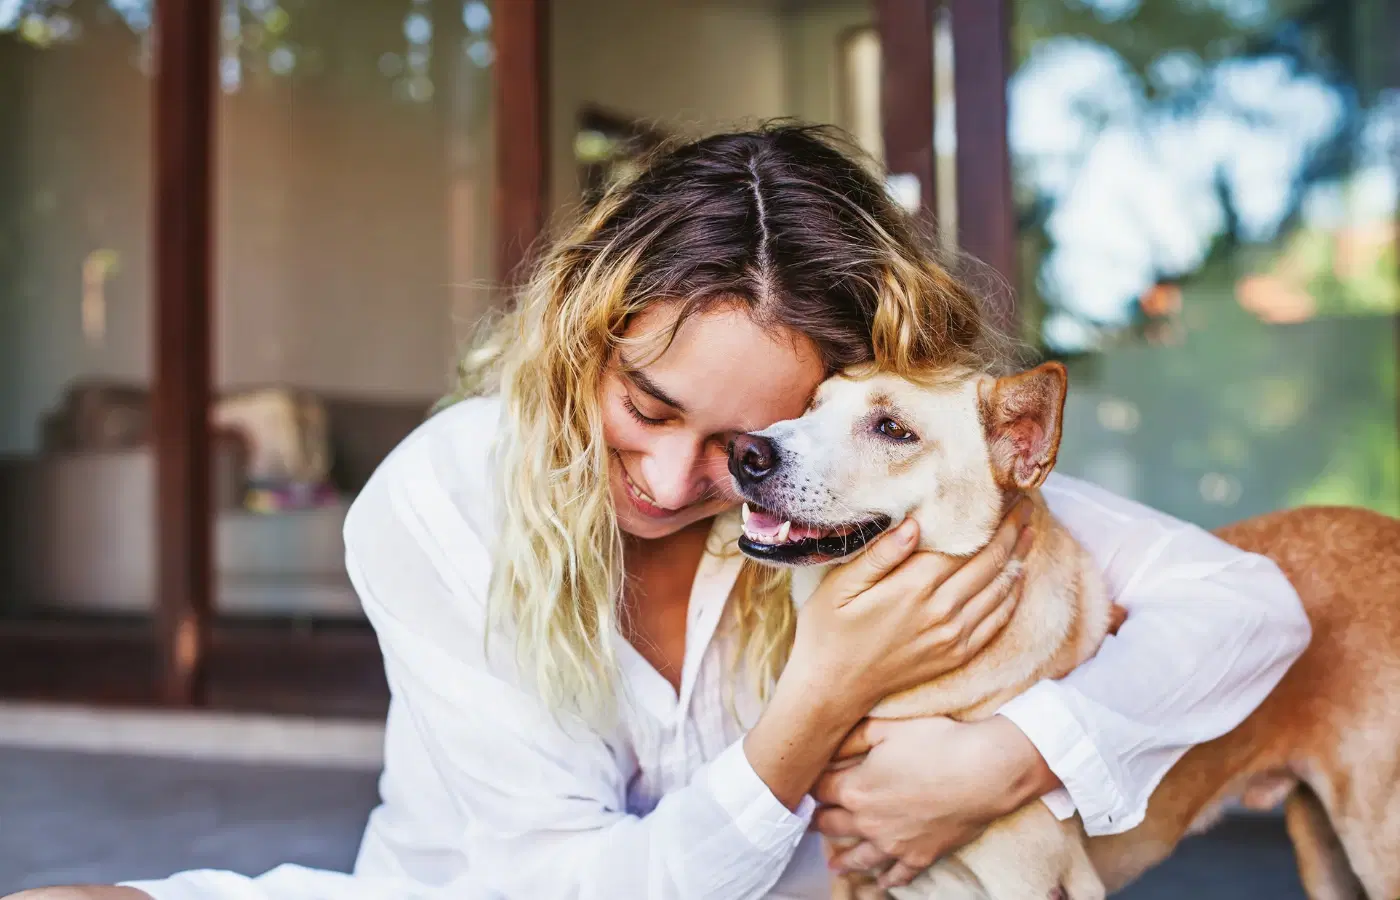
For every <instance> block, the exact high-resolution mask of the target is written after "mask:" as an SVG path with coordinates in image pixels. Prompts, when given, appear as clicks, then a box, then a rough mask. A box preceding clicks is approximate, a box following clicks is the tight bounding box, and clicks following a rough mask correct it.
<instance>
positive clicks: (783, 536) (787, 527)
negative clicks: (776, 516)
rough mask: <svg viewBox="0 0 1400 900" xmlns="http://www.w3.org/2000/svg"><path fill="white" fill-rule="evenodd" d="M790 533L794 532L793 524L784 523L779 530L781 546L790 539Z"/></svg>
mask: <svg viewBox="0 0 1400 900" xmlns="http://www.w3.org/2000/svg"><path fill="white" fill-rule="evenodd" d="M789 531H792V523H791V522H784V523H783V524H782V527H781V528H779V529H778V543H780V544H781V543H783V542H784V541H786V540H787V539H788V532H789Z"/></svg>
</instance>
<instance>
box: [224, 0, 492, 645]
mask: <svg viewBox="0 0 1400 900" xmlns="http://www.w3.org/2000/svg"><path fill="white" fill-rule="evenodd" d="M221 8H222V27H221V31H220V34H221V38H220V39H221V73H222V88H223V90H222V91H221V93H220V96H219V100H218V106H217V113H218V119H219V129H218V135H219V147H218V154H217V163H218V173H217V178H218V204H217V214H218V223H217V226H218V228H217V233H218V242H219V243H218V248H217V249H218V254H217V258H218V268H219V271H218V277H217V290H216V303H217V313H218V319H217V328H216V332H215V334H216V336H217V341H218V353H217V355H216V362H217V372H216V376H217V380H216V387H217V398H216V403H215V409H214V411H213V417H214V422H215V425H216V429H217V432H216V433H217V435H218V437H217V439H216V440H217V442H218V443H219V444H220V446H221V447H231V448H236V451H237V452H236V454H235V455H234V457H233V458H234V463H233V465H232V472H231V474H230V475H229V477H228V478H227V479H226V481H227V484H228V488H229V489H228V491H227V492H226V496H225V499H224V501H223V503H222V505H221V506H220V508H219V509H218V510H217V513H216V520H215V537H216V541H217V554H216V558H217V560H218V563H217V569H216V573H215V576H216V582H215V589H216V596H215V605H216V609H217V610H218V611H219V612H220V613H221V614H223V615H230V616H236V615H245V616H246V615H249V614H256V615H272V616H293V617H315V618H345V617H352V618H353V617H358V616H360V614H361V613H360V606H359V603H358V601H357V600H356V599H355V596H354V592H353V591H352V590H351V587H350V584H349V582H348V580H347V579H346V576H345V571H344V561H343V553H344V551H343V548H342V547H341V544H340V540H341V539H340V534H341V528H342V525H343V522H344V516H345V511H346V510H347V508H348V507H349V505H350V503H351V502H352V501H353V500H354V498H355V495H356V494H357V493H358V491H359V490H360V488H361V487H363V485H364V483H365V482H366V480H367V479H368V478H369V476H370V474H371V472H373V470H374V469H375V467H376V466H377V465H378V464H379V463H380V461H381V460H382V459H383V458H384V457H385V456H386V455H387V454H388V453H389V451H390V450H392V449H393V447H394V446H395V445H397V444H398V443H399V442H400V441H401V440H402V439H403V438H404V437H406V436H407V434H408V433H409V432H410V431H411V430H412V429H413V428H415V427H416V426H417V425H418V424H419V423H420V422H421V421H422V420H423V418H424V417H425V415H426V413H427V411H428V409H429V407H430V406H431V405H432V404H433V402H434V401H435V400H437V399H438V398H439V397H440V396H441V395H442V394H443V393H445V392H446V390H447V388H448V386H449V380H450V376H451V373H452V368H453V360H454V357H455V356H456V354H457V351H458V348H459V345H460V342H461V340H462V339H464V338H465V337H466V336H467V334H468V332H469V330H470V329H471V328H472V327H473V326H474V325H475V324H476V322H477V320H478V319H479V318H480V316H481V315H482V314H483V313H484V312H485V311H486V310H487V309H488V307H489V306H490V305H491V304H492V303H493V302H494V301H495V299H496V296H495V294H494V291H493V288H492V285H491V278H492V272H491V268H490V262H491V259H492V256H493V254H492V252H491V250H492V243H491V242H492V233H491V228H490V224H491V223H490V220H489V203H490V199H491V183H492V181H491V166H492V160H493V157H492V144H493V141H492V132H491V127H492V126H491V117H490V81H489V79H490V77H491V70H490V66H491V65H492V62H493V59H494V52H493V50H492V49H491V48H492V44H491V42H492V40H493V31H492V25H493V23H492V14H491V6H490V5H489V4H487V3H483V2H481V0H278V2H274V0H222V7H221Z"/></svg>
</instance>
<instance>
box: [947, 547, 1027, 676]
mask: <svg viewBox="0 0 1400 900" xmlns="http://www.w3.org/2000/svg"><path fill="white" fill-rule="evenodd" d="M1032 540H1033V536H1032V534H1031V531H1030V529H1026V530H1025V531H1023V532H1021V538H1020V540H1019V541H1018V542H1017V544H1016V549H1015V550H1014V551H1012V555H1011V562H1010V563H1008V564H1007V565H1006V566H1004V567H1003V568H1002V570H1001V571H1000V572H999V573H997V576H996V577H995V578H993V579H992V582H991V584H988V585H987V586H986V587H984V588H982V590H981V591H979V592H978V593H977V596H975V597H973V598H972V599H971V600H968V601H967V602H966V603H964V604H963V605H962V608H961V609H959V610H958V611H957V612H956V614H955V615H954V616H953V620H952V622H950V623H949V624H950V626H951V629H952V631H953V633H954V634H957V635H959V636H961V637H962V638H963V646H964V647H965V648H966V650H967V652H968V653H969V654H972V653H976V652H977V651H979V650H981V649H982V648H983V647H985V646H986V645H987V643H988V642H989V641H991V639H992V638H994V637H996V636H997V634H999V633H1000V632H1001V629H1002V628H1003V627H1004V626H1005V625H1006V623H1007V622H1008V621H1010V619H1011V614H1012V613H1013V612H1015V611H1016V600H1017V599H1018V598H1017V596H1016V586H1017V585H1018V584H1019V583H1020V581H1021V576H1022V575H1023V574H1024V572H1025V570H1024V569H1023V568H1022V567H1021V566H1020V565H1017V561H1019V560H1023V559H1025V555H1026V553H1028V552H1029V551H1030V545H1031V543H1032Z"/></svg>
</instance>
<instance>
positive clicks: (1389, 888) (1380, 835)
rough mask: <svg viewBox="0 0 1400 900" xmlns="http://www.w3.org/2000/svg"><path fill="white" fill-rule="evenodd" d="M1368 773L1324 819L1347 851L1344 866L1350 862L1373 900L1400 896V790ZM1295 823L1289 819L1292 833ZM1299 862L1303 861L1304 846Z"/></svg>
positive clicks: (1367, 894) (1347, 790)
mask: <svg viewBox="0 0 1400 900" xmlns="http://www.w3.org/2000/svg"><path fill="white" fill-rule="evenodd" d="M1377 768H1382V767H1380V766H1378V767H1377ZM1390 771H1394V769H1390ZM1353 774H1355V773H1353ZM1365 774H1366V775H1367V776H1368V777H1366V778H1363V779H1353V780H1352V781H1351V782H1350V783H1349V784H1348V785H1347V787H1346V788H1345V789H1344V792H1343V793H1342V795H1341V796H1340V797H1339V798H1338V802H1337V803H1336V808H1335V809H1332V810H1329V811H1328V813H1327V815H1326V819H1325V820H1324V821H1325V822H1326V823H1329V824H1330V826H1331V831H1332V832H1333V834H1334V835H1335V837H1336V839H1337V842H1338V843H1339V844H1340V845H1341V849H1342V850H1343V851H1345V856H1346V860H1345V862H1343V863H1342V865H1344V866H1345V865H1348V864H1349V865H1350V870H1351V871H1352V872H1354V873H1355V875H1356V879H1357V880H1358V881H1359V882H1360V883H1361V886H1362V887H1363V888H1365V893H1364V895H1362V896H1366V897H1369V898H1371V900H1376V898H1378V897H1384V898H1392V897H1400V853H1397V852H1396V848H1397V847H1400V792H1397V791H1396V790H1395V785H1394V783H1385V782H1384V781H1383V778H1382V777H1381V773H1379V772H1374V771H1368V772H1366V773H1365ZM1295 815H1301V813H1297V814H1295ZM1292 824H1293V822H1292V820H1290V821H1289V825H1290V829H1289V830H1290V832H1291V831H1292V827H1291V826H1292ZM1315 843H1316V844H1321V842H1320V841H1319V842H1315ZM1295 846H1296V843H1295ZM1322 846H1324V847H1325V846H1326V845H1325V844H1322ZM1299 861H1300V864H1301V861H1302V851H1301V849H1300V851H1299ZM1345 896H1353V895H1345Z"/></svg>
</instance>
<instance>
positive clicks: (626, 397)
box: [622, 394, 666, 425]
mask: <svg viewBox="0 0 1400 900" xmlns="http://www.w3.org/2000/svg"><path fill="white" fill-rule="evenodd" d="M622 405H623V406H626V407H627V413H628V415H630V416H631V417H632V418H634V419H636V420H637V422H638V424H641V425H665V424H666V420H665V419H653V418H652V417H651V416H646V415H643V414H642V411H641V410H639V409H637V405H636V404H635V403H633V402H632V395H631V394H623V395H622Z"/></svg>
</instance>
